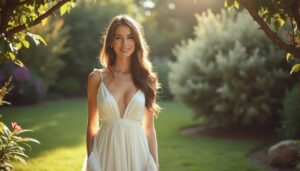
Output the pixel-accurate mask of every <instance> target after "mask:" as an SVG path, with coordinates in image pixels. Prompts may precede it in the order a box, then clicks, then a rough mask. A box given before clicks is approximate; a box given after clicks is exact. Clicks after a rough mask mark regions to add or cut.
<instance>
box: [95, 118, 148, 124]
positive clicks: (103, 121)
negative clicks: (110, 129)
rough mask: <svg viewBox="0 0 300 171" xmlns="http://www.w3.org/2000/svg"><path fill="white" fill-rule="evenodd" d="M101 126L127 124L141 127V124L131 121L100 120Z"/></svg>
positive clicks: (137, 121) (124, 119)
mask: <svg viewBox="0 0 300 171" xmlns="http://www.w3.org/2000/svg"><path fill="white" fill-rule="evenodd" d="M100 124H101V125H111V124H129V125H142V122H141V121H139V120H133V119H126V118H123V119H104V120H100Z"/></svg>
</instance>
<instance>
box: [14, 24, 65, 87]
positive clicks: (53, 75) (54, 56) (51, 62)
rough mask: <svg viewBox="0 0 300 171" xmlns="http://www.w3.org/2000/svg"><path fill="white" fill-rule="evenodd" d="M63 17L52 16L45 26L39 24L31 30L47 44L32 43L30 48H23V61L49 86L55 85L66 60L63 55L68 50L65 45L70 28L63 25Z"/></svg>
mask: <svg viewBox="0 0 300 171" xmlns="http://www.w3.org/2000/svg"><path fill="white" fill-rule="evenodd" d="M63 25H64V22H63V20H62V19H56V18H51V19H50V20H49V21H48V22H47V23H46V24H45V25H44V26H42V25H37V26H35V27H33V28H31V31H32V32H34V33H36V34H39V35H41V36H42V37H44V39H45V41H46V42H47V45H43V44H40V45H39V46H35V45H34V43H30V44H31V46H30V47H29V49H24V50H21V54H20V56H23V57H24V58H23V59H22V61H23V62H24V64H25V65H26V66H27V67H28V68H30V69H31V72H33V73H35V74H36V75H38V76H39V77H40V78H42V79H43V81H44V82H45V84H47V86H51V85H54V84H55V83H56V81H57V77H58V73H59V71H60V70H61V69H62V68H63V66H64V62H63V60H62V59H61V57H60V56H61V55H62V54H64V53H66V52H67V50H68V49H67V48H66V47H65V44H66V41H67V35H68V30H69V29H68V28H67V27H63Z"/></svg>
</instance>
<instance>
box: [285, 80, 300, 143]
mask: <svg viewBox="0 0 300 171" xmlns="http://www.w3.org/2000/svg"><path fill="white" fill-rule="evenodd" d="M299 112H300V85H299V84H298V85H295V86H294V87H293V88H292V89H291V90H290V91H288V92H287V93H286V95H285V98H284V99H283V115H282V121H281V128H280V133H281V135H282V136H284V137H285V138H293V139H300V124H299V123H300V115H299Z"/></svg>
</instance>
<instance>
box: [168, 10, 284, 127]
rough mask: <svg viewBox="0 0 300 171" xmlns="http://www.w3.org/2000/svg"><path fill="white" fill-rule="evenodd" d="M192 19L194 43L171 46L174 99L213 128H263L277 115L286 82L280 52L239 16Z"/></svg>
mask: <svg viewBox="0 0 300 171" xmlns="http://www.w3.org/2000/svg"><path fill="white" fill-rule="evenodd" d="M197 19H198V25H197V26H196V27H195V36H196V38H195V39H189V40H187V41H185V42H183V43H182V44H181V45H180V46H177V47H176V49H175V50H174V55H175V56H176V57H177V61H176V62H173V63H172V64H171V65H170V67H171V68H170V69H171V71H170V74H169V86H170V88H171V92H172V93H173V94H174V95H175V96H176V98H177V99H180V100H182V101H183V102H184V103H186V104H187V105H188V106H190V107H191V108H192V109H193V110H194V113H195V114H196V116H204V117H205V118H206V119H207V120H208V121H210V122H215V123H219V124H229V123H242V124H251V123H265V122H266V121H268V120H270V119H274V118H275V117H276V116H278V114H279V113H280V111H281V109H282V107H281V102H280V100H281V97H282V96H283V93H282V92H283V91H284V89H285V87H286V86H287V83H286V80H287V77H288V74H287V73H286V72H284V70H283V69H282V67H281V65H282V64H281V63H282V60H280V58H279V56H282V54H283V53H282V52H281V51H279V50H278V49H276V48H275V47H274V46H272V45H271V43H270V41H269V40H268V39H267V37H266V36H265V35H264V34H263V33H262V32H259V31H258V30H257V25H256V24H255V23H254V22H253V20H252V19H251V18H250V17H249V16H248V15H246V14H244V13H237V12H235V11H231V12H230V13H229V14H227V13H226V12H225V11H222V12H221V14H219V15H214V14H212V12H210V11H208V12H207V13H202V14H201V15H198V16H197ZM274 85H276V86H274Z"/></svg>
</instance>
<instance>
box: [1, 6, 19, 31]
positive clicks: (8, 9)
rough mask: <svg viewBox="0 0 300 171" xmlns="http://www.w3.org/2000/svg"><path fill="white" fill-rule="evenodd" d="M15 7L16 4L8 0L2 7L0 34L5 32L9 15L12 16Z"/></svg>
mask: <svg viewBox="0 0 300 171" xmlns="http://www.w3.org/2000/svg"><path fill="white" fill-rule="evenodd" d="M15 7H16V4H15V3H14V1H9V2H7V3H6V4H5V6H4V8H3V9H2V10H1V20H0V22H1V23H0V34H2V33H5V31H6V28H7V25H8V22H9V19H10V16H12V14H13V11H14V9H15Z"/></svg>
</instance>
